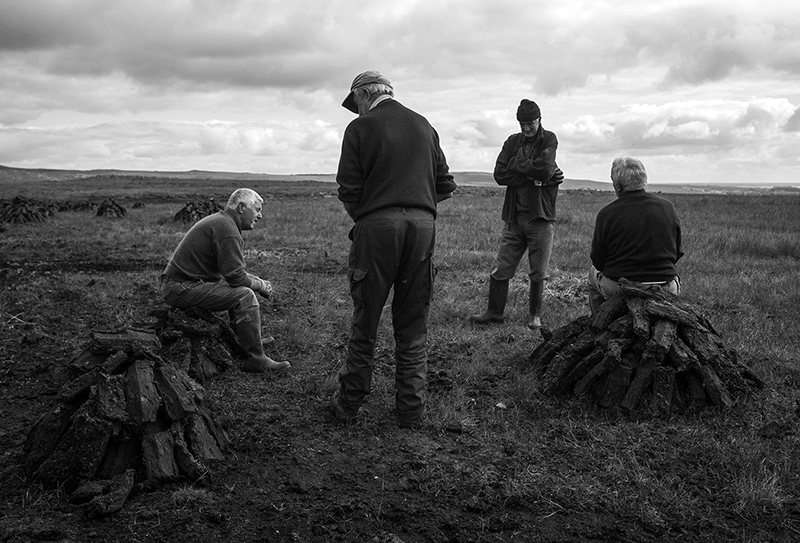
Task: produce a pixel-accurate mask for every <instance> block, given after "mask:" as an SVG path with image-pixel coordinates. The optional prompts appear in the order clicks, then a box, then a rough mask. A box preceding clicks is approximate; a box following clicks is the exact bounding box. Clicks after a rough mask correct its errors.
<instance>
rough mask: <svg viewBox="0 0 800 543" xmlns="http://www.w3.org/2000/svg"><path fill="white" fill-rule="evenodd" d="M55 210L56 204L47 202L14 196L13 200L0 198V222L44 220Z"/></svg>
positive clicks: (21, 222) (20, 222)
mask: <svg viewBox="0 0 800 543" xmlns="http://www.w3.org/2000/svg"><path fill="white" fill-rule="evenodd" d="M56 211H57V208H56V206H55V205H53V204H51V203H49V202H43V201H41V200H35V199H32V198H25V197H23V196H16V197H14V199H13V200H0V223H3V222H7V223H15V224H24V223H30V222H44V221H45V220H46V219H47V218H48V217H52V216H53V214H54V213H55V212H56Z"/></svg>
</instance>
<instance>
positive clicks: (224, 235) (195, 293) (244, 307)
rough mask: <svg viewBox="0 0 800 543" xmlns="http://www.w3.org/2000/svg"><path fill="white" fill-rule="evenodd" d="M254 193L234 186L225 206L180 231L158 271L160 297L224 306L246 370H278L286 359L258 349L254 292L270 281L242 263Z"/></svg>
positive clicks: (268, 288) (257, 206)
mask: <svg viewBox="0 0 800 543" xmlns="http://www.w3.org/2000/svg"><path fill="white" fill-rule="evenodd" d="M263 202H264V200H263V198H261V196H259V194H258V193H257V192H256V191H254V190H252V189H246V188H241V189H237V190H235V191H234V192H233V193H232V194H231V196H230V198H228V203H227V204H226V205H225V209H223V210H221V211H218V212H216V213H214V214H212V215H208V216H207V217H204V218H203V219H201V220H199V221H198V222H197V223H195V224H194V226H192V227H191V228H190V229H189V231H188V232H187V233H186V235H185V236H184V237H183V239H182V240H181V242H180V243H179V244H178V247H177V248H176V249H175V252H174V253H172V256H171V257H170V259H169V263H167V267H166V268H164V272H163V274H162V275H161V292H162V295H163V297H164V301H165V302H166V303H167V304H169V305H171V306H173V307H177V308H178V309H190V308H199V309H205V310H207V311H224V310H227V311H228V312H229V314H230V317H231V320H232V321H233V324H234V327H235V328H236V334H237V336H238V337H239V344H240V346H241V348H242V350H243V351H244V353H245V358H244V363H243V365H242V369H243V370H244V371H249V372H268V371H280V370H285V369H287V368H289V366H290V364H289V362H285V361H284V362H276V361H275V360H273V359H271V358H270V357H268V356H267V355H265V354H264V346H263V344H262V340H261V309H260V307H259V304H258V298H256V293H258V294H260V295H262V296H263V297H265V298H269V297H270V296H271V295H272V293H273V289H272V285H271V284H270V282H269V281H265V280H264V279H261V278H260V277H257V276H255V275H252V274H250V273H248V272H247V270H246V269H245V263H244V240H243V239H242V230H252V229H253V228H254V227H255V225H256V222H258V220H259V219H261V205H262V203H263Z"/></svg>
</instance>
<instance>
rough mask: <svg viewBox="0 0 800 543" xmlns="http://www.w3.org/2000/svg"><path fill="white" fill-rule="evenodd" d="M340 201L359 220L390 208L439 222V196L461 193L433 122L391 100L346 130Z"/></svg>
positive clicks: (339, 176) (378, 106)
mask: <svg viewBox="0 0 800 543" xmlns="http://www.w3.org/2000/svg"><path fill="white" fill-rule="evenodd" d="M336 182H337V183H338V184H339V200H341V201H342V202H344V203H346V204H357V205H356V208H355V216H354V219H355V220H358V219H360V218H362V217H365V216H367V215H369V214H370V213H372V212H374V211H377V210H379V209H383V208H387V207H413V208H420V209H425V210H428V211H430V212H431V213H432V214H433V216H434V217H435V216H436V201H437V198H436V195H437V194H449V193H451V192H453V191H454V190H455V189H456V183H455V182H454V181H453V176H452V175H450V172H449V168H448V166H447V161H446V160H445V156H444V153H443V152H442V149H441V148H440V146H439V136H438V134H437V133H436V131H435V130H434V129H433V127H432V126H431V125H430V123H428V121H427V120H426V119H425V118H424V117H423V116H422V115H419V114H418V113H415V112H414V111H412V110H410V109H408V108H407V107H405V106H403V105H402V104H400V103H399V102H397V101H395V100H385V101H383V102H381V103H379V104H378V105H376V106H375V107H374V108H373V109H371V110H370V111H368V112H367V113H365V114H364V115H361V116H360V117H358V118H357V119H354V120H353V121H352V122H351V123H350V124H349V125H348V126H347V128H346V129H345V132H344V140H343V141H342V156H341V159H340V160H339V171H338V173H337V174H336Z"/></svg>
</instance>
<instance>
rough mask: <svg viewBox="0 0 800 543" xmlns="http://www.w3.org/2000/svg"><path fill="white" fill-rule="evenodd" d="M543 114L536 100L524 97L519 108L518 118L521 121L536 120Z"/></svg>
mask: <svg viewBox="0 0 800 543" xmlns="http://www.w3.org/2000/svg"><path fill="white" fill-rule="evenodd" d="M541 116H542V112H541V111H539V106H537V105H536V102H534V101H532V100H528V99H527V98H523V100H522V101H521V102H520V103H519V107H518V108H517V120H518V121H519V122H521V123H524V122H530V121H535V120H536V119H538V118H540V117H541Z"/></svg>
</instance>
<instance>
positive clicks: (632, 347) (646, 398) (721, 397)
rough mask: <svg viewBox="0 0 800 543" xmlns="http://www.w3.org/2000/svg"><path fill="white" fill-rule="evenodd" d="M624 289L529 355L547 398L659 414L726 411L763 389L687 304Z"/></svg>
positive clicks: (624, 284) (628, 285)
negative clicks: (562, 397)
mask: <svg viewBox="0 0 800 543" xmlns="http://www.w3.org/2000/svg"><path fill="white" fill-rule="evenodd" d="M620 286H621V292H620V294H619V295H617V296H615V297H614V298H611V299H609V300H607V301H606V302H605V303H604V304H603V305H602V306H601V307H600V309H599V310H598V312H597V315H595V317H594V318H591V317H589V316H585V317H581V318H579V319H577V320H575V321H573V322H572V323H571V324H568V325H567V326H564V327H562V328H560V329H558V330H556V331H554V332H553V333H552V335H550V334H548V336H549V337H548V338H547V339H546V340H545V341H544V342H543V343H542V344H540V345H539V346H538V347H537V348H536V350H535V351H534V352H533V353H532V354H531V357H530V362H531V364H532V366H533V367H534V368H536V369H537V370H538V371H539V372H540V377H541V381H540V386H541V389H542V391H543V392H544V393H545V394H549V395H557V394H572V395H574V396H576V397H578V398H582V397H589V398H592V399H594V400H595V401H596V403H597V404H598V405H600V406H601V407H604V408H619V409H621V410H623V411H633V410H637V409H645V410H647V409H649V410H650V411H651V412H652V413H654V414H659V413H665V412H669V411H670V410H675V411H685V410H689V409H695V408H702V407H706V406H717V407H720V408H728V407H730V406H732V405H733V404H734V402H735V401H736V400H737V399H738V398H739V397H740V396H742V395H744V394H746V393H747V392H749V391H751V390H753V389H754V388H762V387H763V382H762V381H761V379H760V378H759V377H758V376H757V375H756V374H755V373H754V372H753V371H752V370H751V369H750V368H748V367H747V366H746V365H744V364H742V363H741V362H740V361H739V360H738V356H737V353H736V351H735V350H734V349H732V348H730V347H728V346H726V345H725V343H724V342H723V340H722V339H721V338H720V336H719V335H718V334H717V332H716V331H715V330H714V327H713V326H712V325H711V322H709V320H708V319H707V318H706V316H705V315H704V314H703V313H702V311H700V310H699V309H698V308H697V307H696V306H694V305H693V304H691V303H690V302H689V301H688V300H686V299H684V298H681V297H679V296H675V295H674V294H671V293H669V292H666V291H664V290H663V289H661V288H660V287H643V286H641V285H639V284H636V283H633V282H629V281H625V280H624V279H623V280H621V281H620Z"/></svg>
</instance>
